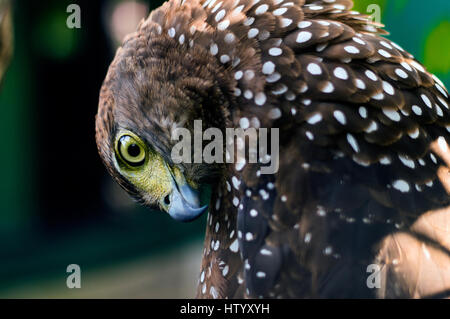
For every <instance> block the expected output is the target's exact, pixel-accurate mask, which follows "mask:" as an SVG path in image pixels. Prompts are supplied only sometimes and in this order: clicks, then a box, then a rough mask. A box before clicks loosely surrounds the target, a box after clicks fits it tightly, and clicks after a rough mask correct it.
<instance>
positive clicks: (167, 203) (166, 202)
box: [164, 195, 170, 206]
mask: <svg viewBox="0 0 450 319" xmlns="http://www.w3.org/2000/svg"><path fill="white" fill-rule="evenodd" d="M164 204H166V205H167V206H168V205H170V196H169V195H166V197H164Z"/></svg>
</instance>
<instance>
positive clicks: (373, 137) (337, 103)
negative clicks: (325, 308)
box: [235, 1, 450, 297]
mask: <svg viewBox="0 0 450 319" xmlns="http://www.w3.org/2000/svg"><path fill="white" fill-rule="evenodd" d="M262 4H267V5H269V6H270V9H269V10H268V12H270V14H269V13H268V15H270V18H269V17H267V19H266V17H264V18H263V17H261V16H260V15H258V14H257V12H256V11H257V10H258V8H259V7H260V6H261V5H262ZM302 4H303V3H302V2H301V1H299V2H295V1H294V2H293V5H289V6H283V4H280V6H279V7H277V6H276V7H273V6H274V5H273V3H272V2H271V1H266V2H263V1H260V2H258V3H257V4H256V5H254V6H253V7H252V9H250V10H248V11H247V12H246V15H247V18H248V17H254V18H255V19H256V20H255V21H254V22H253V25H252V26H255V25H258V26H262V27H258V28H259V29H258V30H259V33H262V32H264V29H263V28H264V26H270V25H273V24H275V26H276V27H275V29H274V30H270V37H269V38H267V39H265V40H260V41H259V43H258V45H259V49H260V56H261V67H262V69H263V72H264V66H266V67H267V70H266V73H267V74H266V78H265V82H266V83H265V88H264V92H265V94H266V95H267V100H268V102H267V103H266V105H264V106H263V107H259V109H258V105H255V106H253V107H248V108H242V109H241V110H239V112H236V113H235V114H236V116H235V124H236V125H239V124H238V123H239V122H240V120H241V119H242V118H243V117H246V118H249V119H251V118H257V119H258V120H259V122H260V123H261V126H264V125H268V126H269V127H279V128H280V144H281V145H280V159H279V163H280V169H279V172H278V173H277V174H275V175H272V176H263V175H258V171H259V170H260V166H258V165H247V166H246V167H245V168H244V169H243V171H242V175H241V178H242V183H241V184H240V191H241V194H240V197H239V203H240V205H242V206H241V209H239V211H238V220H237V229H238V235H240V236H239V247H240V249H241V257H242V260H243V262H244V278H245V284H246V288H247V289H248V291H247V293H248V295H250V296H268V297H294V296H320V297H330V296H340V297H363V296H372V295H373V293H374V291H373V290H371V289H370V288H369V287H368V286H367V283H366V280H367V277H368V275H369V274H368V273H367V267H368V266H369V265H370V264H373V263H375V262H376V260H375V255H377V253H379V250H378V249H380V246H379V243H380V242H381V241H382V240H383V238H384V237H385V236H393V235H391V234H399V233H400V234H401V233H402V231H405V232H406V233H408V234H409V233H411V232H412V230H411V227H412V225H414V224H415V222H416V221H417V219H418V218H419V217H420V216H421V215H422V214H423V213H425V212H427V211H430V210H435V209H439V208H443V207H446V206H447V205H449V204H450V198H449V188H448V180H449V177H448V176H449V175H448V174H449V171H448V164H446V163H445V160H444V157H442V156H439V155H438V154H437V153H439V150H438V149H436V150H433V149H432V147H431V145H432V143H433V142H436V143H438V146H439V148H440V149H441V150H442V152H444V153H446V154H447V156H448V146H447V145H448V144H449V143H450V135H449V132H450V126H449V124H450V116H449V108H448V101H449V100H448V93H447V91H446V90H445V88H444V86H443V84H442V83H441V82H440V81H439V80H438V79H437V78H436V77H434V76H433V75H431V74H429V73H428V72H427V71H426V70H425V68H424V67H423V66H422V65H421V64H420V63H419V62H417V61H416V60H415V59H414V58H413V57H412V55H410V54H409V53H407V52H406V51H404V50H403V49H402V48H401V47H399V46H398V45H396V44H395V43H393V42H391V41H389V40H388V39H386V38H383V37H380V36H379V35H378V32H379V29H378V28H377V27H376V26H374V25H370V24H367V19H366V18H365V17H363V16H361V15H357V14H355V13H352V12H349V11H346V10H347V9H350V6H351V2H350V1H332V2H328V1H315V2H314V3H311V4H309V2H308V1H306V4H305V5H302ZM276 10H280V11H278V12H277V11H276ZM280 12H283V13H282V14H279V13H280ZM278 14H279V15H278ZM258 17H259V18H258ZM283 19H288V20H283ZM259 20H265V21H264V22H263V21H261V22H260V21H259ZM268 20H272V23H268V22H267V21H268ZM291 20H292V21H291ZM362 21H364V22H362ZM272 63H273V65H274V68H273V69H272V68H270V67H269V66H268V65H270V64H272ZM243 85H245V84H243ZM242 91H244V89H243V90H242ZM255 109H256V110H255ZM261 109H262V110H261ZM273 109H278V110H279V111H281V112H271V111H272V110H273ZM263 112H265V116H264V115H263V114H262V113H263ZM274 113H275V114H278V116H273V117H270V115H271V114H274ZM440 155H442V154H440ZM439 172H441V174H439ZM446 217H447V219H448V218H450V217H448V213H447V214H446ZM424 236H425V237H430V236H431V234H428V233H425V234H424ZM449 236H450V233H449V232H448V229H447V232H446V236H444V238H449ZM390 238H392V237H390ZM394 238H396V237H394ZM430 240H431V239H430ZM422 242H423V241H422ZM433 242H435V240H434V241H433ZM439 242H440V241H437V243H439ZM383 243H385V242H383ZM385 245H387V246H389V244H386V243H385ZM389 247H390V246H389ZM441 248H442V249H441V250H440V255H439V256H441V257H442V258H447V261H446V262H442V260H443V259H440V260H441V263H435V265H437V266H435V267H434V268H433V269H432V270H433V272H434V273H435V274H436V276H441V277H448V273H449V270H448V269H449V268H448V267H446V266H445V265H448V252H449V250H448V247H447V248H444V247H441ZM386 249H388V248H385V250H386ZM396 249H397V251H402V252H403V253H404V254H408V252H409V249H412V246H410V245H407V246H399V245H397V246H396ZM379 258H381V257H379ZM381 259H382V258H381ZM381 259H380V260H381ZM406 264H408V265H409V267H411V266H413V267H412V268H414V269H416V270H417V268H415V262H412V263H411V262H410V263H405V265H406ZM410 274H411V273H410V272H407V271H406V270H405V273H404V274H403V275H404V276H405V277H407V278H408V276H409V275H410ZM406 281H407V283H405V285H412V284H413V283H414V282H416V281H415V280H406ZM391 282H394V281H391ZM397 283H398V282H397ZM441 283H442V282H441ZM444 283H448V280H447V281H444ZM386 285H387V284H386ZM392 285H393V284H391V285H390V286H385V287H388V288H386V290H389V291H393V288H392ZM446 287H447V289H448V287H449V286H448V285H447V286H446ZM417 291H420V289H417ZM387 295H388V296H391V295H389V294H387Z"/></svg>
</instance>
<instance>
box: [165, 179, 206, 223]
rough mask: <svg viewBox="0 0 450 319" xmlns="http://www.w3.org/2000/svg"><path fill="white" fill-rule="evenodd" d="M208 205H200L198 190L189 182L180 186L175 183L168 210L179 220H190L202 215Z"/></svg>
mask: <svg viewBox="0 0 450 319" xmlns="http://www.w3.org/2000/svg"><path fill="white" fill-rule="evenodd" d="M207 207H208V205H204V206H200V196H199V194H198V191H196V190H194V189H192V188H191V187H190V186H189V185H187V184H184V185H182V186H179V187H178V185H174V187H173V190H172V194H171V200H170V206H169V209H168V211H167V212H168V213H169V215H170V216H171V217H172V218H173V219H175V220H177V221H181V222H190V221H193V220H194V219H196V218H198V217H199V216H201V215H202V213H203V212H204V211H205V210H206V208H207Z"/></svg>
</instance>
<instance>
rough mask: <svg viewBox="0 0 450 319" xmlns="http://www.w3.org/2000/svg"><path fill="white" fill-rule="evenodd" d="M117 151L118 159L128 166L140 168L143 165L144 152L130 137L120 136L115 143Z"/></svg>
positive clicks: (136, 141) (139, 143) (135, 140)
mask: <svg viewBox="0 0 450 319" xmlns="http://www.w3.org/2000/svg"><path fill="white" fill-rule="evenodd" d="M117 144H118V145H117V151H118V153H119V156H120V158H121V159H122V160H123V161H124V162H126V163H127V164H128V165H130V166H134V167H136V166H141V165H142V164H144V161H145V156H146V152H145V149H144V147H143V146H142V145H141V144H142V142H140V141H138V140H137V139H136V138H134V137H133V136H131V135H128V134H125V135H122V136H121V137H120V138H119V140H118V142H117Z"/></svg>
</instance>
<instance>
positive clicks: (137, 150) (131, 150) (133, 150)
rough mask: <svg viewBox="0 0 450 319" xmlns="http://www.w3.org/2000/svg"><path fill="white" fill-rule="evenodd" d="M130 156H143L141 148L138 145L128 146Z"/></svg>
mask: <svg viewBox="0 0 450 319" xmlns="http://www.w3.org/2000/svg"><path fill="white" fill-rule="evenodd" d="M128 154H129V155H130V156H131V157H138V156H139V154H141V148H140V147H139V146H138V145H136V144H131V145H130V146H128Z"/></svg>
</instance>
